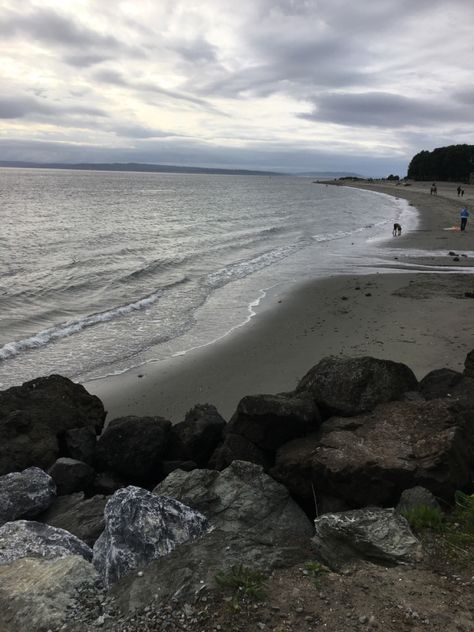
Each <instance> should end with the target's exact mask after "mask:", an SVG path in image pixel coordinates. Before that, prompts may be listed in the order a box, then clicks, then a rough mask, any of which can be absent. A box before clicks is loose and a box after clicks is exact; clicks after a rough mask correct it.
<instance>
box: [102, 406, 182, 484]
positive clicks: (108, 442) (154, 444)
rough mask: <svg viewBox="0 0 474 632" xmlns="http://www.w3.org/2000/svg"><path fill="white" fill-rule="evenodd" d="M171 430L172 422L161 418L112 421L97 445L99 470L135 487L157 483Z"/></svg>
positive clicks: (130, 418) (127, 418) (120, 418)
mask: <svg viewBox="0 0 474 632" xmlns="http://www.w3.org/2000/svg"><path fill="white" fill-rule="evenodd" d="M170 428H171V422H170V421H168V420H166V419H163V418H162V417H119V418H118V419H114V420H113V421H111V422H110V424H109V425H108V426H107V428H106V430H105V432H104V433H103V434H102V436H101V437H100V439H99V441H98V442H97V449H96V458H97V465H98V467H99V468H102V469H104V470H112V471H113V472H117V473H118V474H120V475H121V476H123V477H125V478H126V479H127V480H128V481H131V482H134V483H142V484H145V483H148V482H152V483H153V482H155V483H156V482H157V480H158V479H159V478H160V474H161V470H160V464H161V461H162V460H163V457H164V455H165V453H166V448H167V444H168V436H169V431H170Z"/></svg>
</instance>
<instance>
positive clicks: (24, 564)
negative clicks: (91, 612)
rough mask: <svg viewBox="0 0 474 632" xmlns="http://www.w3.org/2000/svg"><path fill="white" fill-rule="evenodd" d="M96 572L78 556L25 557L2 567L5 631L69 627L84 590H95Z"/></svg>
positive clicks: (43, 631)
mask: <svg viewBox="0 0 474 632" xmlns="http://www.w3.org/2000/svg"><path fill="white" fill-rule="evenodd" d="M96 581H97V573H96V571H95V569H94V567H93V566H92V564H90V563H89V562H86V560H85V559H83V558H82V557H79V556H77V555H69V556H68V557H65V558H57V559H39V558H23V559H19V560H16V561H14V562H11V563H10V564H8V565H6V566H0V612H1V624H0V629H1V630H2V632H32V630H35V631H37V632H46V631H47V630H51V632H52V631H53V630H69V629H70V628H69V627H63V626H68V624H67V618H68V615H70V614H71V612H74V610H76V609H77V608H78V607H79V600H80V596H81V593H83V592H84V591H86V590H88V591H93V590H94V586H95V583H96Z"/></svg>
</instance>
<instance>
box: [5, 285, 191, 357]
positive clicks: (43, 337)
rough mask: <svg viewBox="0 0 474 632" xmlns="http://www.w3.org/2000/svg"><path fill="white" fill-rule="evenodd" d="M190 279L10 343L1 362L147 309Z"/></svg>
mask: <svg viewBox="0 0 474 632" xmlns="http://www.w3.org/2000/svg"><path fill="white" fill-rule="evenodd" d="M188 280H189V279H188V278H187V277H183V278H182V279H180V280H179V281H176V282H174V283H170V284H169V285H167V286H164V287H162V288H160V289H158V290H156V291H155V292H152V293H151V294H148V295H147V296H144V297H143V298H140V299H139V300H137V301H134V302H133V303H128V304H126V305H119V306H118V307H114V308H112V309H108V310H106V311H104V312H98V313H96V314H90V315H89V316H85V317H84V318H77V319H73V320H68V321H66V322H65V323H61V324H59V325H55V326H54V327H49V328H48V329H43V330H42V331H39V332H38V333H36V334H34V335H33V336H30V337H29V338H24V339H23V340H17V341H14V342H8V343H7V344H5V345H3V347H0V361H1V360H7V359H9V358H13V357H15V356H17V355H18V354H19V353H21V352H22V351H27V350H28V349H37V348H38V347H44V346H45V345H47V344H49V343H50V342H52V341H54V340H59V339H61V338H66V337H67V336H71V335H73V334H76V333H78V332H80V331H82V330H84V329H87V328H88V327H93V326H94V325H97V324H99V323H104V322H108V321H111V320H115V319H116V318H121V317H123V316H126V315H127V314H130V313H131V312H134V311H138V310H142V309H146V308H147V307H150V305H153V303H156V301H157V300H158V299H159V298H160V297H161V296H162V295H163V293H164V292H165V291H166V290H168V289H170V288H172V287H175V286H176V285H180V284H182V283H186V282H187V281H188Z"/></svg>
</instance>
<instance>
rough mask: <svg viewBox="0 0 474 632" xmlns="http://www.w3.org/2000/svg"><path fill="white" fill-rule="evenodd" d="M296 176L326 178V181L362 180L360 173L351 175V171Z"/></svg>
mask: <svg viewBox="0 0 474 632" xmlns="http://www.w3.org/2000/svg"><path fill="white" fill-rule="evenodd" d="M293 175H295V176H306V177H308V178H324V179H325V180H329V179H332V180H337V179H338V178H362V179H364V176H361V175H360V173H351V172H350V171H303V172H301V173H294V174H293Z"/></svg>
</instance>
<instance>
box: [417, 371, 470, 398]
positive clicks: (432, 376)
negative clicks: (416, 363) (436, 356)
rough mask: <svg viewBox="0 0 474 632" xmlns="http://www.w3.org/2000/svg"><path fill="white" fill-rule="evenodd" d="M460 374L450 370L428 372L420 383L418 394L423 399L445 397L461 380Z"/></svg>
mask: <svg viewBox="0 0 474 632" xmlns="http://www.w3.org/2000/svg"><path fill="white" fill-rule="evenodd" d="M462 377H463V376H462V373H458V371H453V370H452V369H437V370H435V371H430V373H428V374H427V375H425V377H424V378H423V379H422V380H421V382H420V392H421V393H422V395H423V396H424V397H425V399H438V398H439V397H446V395H447V394H448V393H450V391H451V389H452V388H453V387H454V386H456V384H458V383H459V382H460V381H461V380H462Z"/></svg>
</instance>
